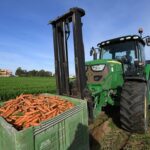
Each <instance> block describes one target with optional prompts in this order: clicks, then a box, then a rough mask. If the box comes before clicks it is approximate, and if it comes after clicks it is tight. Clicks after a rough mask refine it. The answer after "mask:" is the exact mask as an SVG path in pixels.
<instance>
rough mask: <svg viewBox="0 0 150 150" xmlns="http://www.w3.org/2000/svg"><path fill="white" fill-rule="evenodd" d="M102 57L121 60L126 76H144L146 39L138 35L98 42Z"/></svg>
mask: <svg viewBox="0 0 150 150" xmlns="http://www.w3.org/2000/svg"><path fill="white" fill-rule="evenodd" d="M98 46H99V48H100V59H111V60H116V61H118V62H121V64H122V68H123V72H124V75H125V77H132V76H134V77H135V76H143V71H141V70H143V69H141V68H142V67H144V66H145V54H144V47H145V42H144V40H143V39H142V38H141V37H140V36H138V35H133V36H124V37H120V38H116V39H113V40H108V41H105V42H102V43H100V44H98Z"/></svg>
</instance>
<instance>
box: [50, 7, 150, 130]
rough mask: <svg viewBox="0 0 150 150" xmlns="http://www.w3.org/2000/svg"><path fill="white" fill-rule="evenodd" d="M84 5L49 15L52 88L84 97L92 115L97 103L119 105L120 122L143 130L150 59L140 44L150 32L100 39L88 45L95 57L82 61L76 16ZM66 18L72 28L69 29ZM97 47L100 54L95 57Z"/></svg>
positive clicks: (99, 107)
mask: <svg viewBox="0 0 150 150" xmlns="http://www.w3.org/2000/svg"><path fill="white" fill-rule="evenodd" d="M84 15H85V11H84V10H83V9H81V8H71V9H70V10H69V12H68V13H66V14H64V15H62V16H60V17H58V18H56V19H55V20H53V21H51V22H50V23H51V24H52V27H53V37H54V52H55V73H56V83H57V93H58V94H59V95H66V96H71V97H77V98H80V99H83V100H86V101H87V103H88V112H89V118H90V119H94V118H96V117H97V116H98V115H99V113H100V112H101V110H102V108H103V107H105V106H107V105H108V104H109V105H112V106H115V105H118V106H119V107H120V122H121V126H122V128H124V129H126V130H128V131H131V132H145V131H146V130H147V127H148V114H147V113H148V105H149V103H150V61H146V60H145V54H144V48H145V46H146V45H147V46H150V37H149V36H147V37H144V38H143V37H142V30H141V29H140V30H139V33H140V34H139V35H129V36H123V37H119V38H115V39H111V40H107V41H104V42H101V43H99V44H98V45H97V48H92V50H91V55H92V54H93V55H94V59H93V60H91V61H88V62H85V57H84V46H83V39H82V23H81V17H82V16H84ZM70 24H71V25H72V26H73V30H70ZM71 31H73V41H74V56H75V58H74V61H75V72H76V79H75V80H74V81H72V80H71V81H70V79H69V67H68V46H67V41H68V38H69V35H70V32H71ZM97 51H98V53H99V58H98V59H97Z"/></svg>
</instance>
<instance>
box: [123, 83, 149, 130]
mask: <svg viewBox="0 0 150 150" xmlns="http://www.w3.org/2000/svg"><path fill="white" fill-rule="evenodd" d="M120 122H121V126H122V128H123V129H126V130H127V131H129V132H136V133H144V132H146V131H147V128H148V86H147V85H146V83H145V82H138V81H137V82H136V81H127V82H125V84H124V86H123V88H122V93H121V100H120Z"/></svg>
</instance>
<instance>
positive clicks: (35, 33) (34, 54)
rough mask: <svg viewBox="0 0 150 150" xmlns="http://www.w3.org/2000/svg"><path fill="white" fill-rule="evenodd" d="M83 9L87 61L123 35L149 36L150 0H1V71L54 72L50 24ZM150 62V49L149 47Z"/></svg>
mask: <svg viewBox="0 0 150 150" xmlns="http://www.w3.org/2000/svg"><path fill="white" fill-rule="evenodd" d="M71 7H81V8H83V9H84V10H85V12H86V15H85V16H84V17H82V22H83V41H84V48H85V58H86V60H91V59H92V57H90V55H89V51H90V48H91V47H92V46H94V47H96V45H97V43H99V42H101V41H103V40H108V39H112V38H116V37H119V36H123V35H130V34H137V31H138V28H139V27H142V28H143V29H144V35H145V36H146V35H150V19H149V14H150V1H149V0H142V1H141V0H125V1H123V0H122V1H121V0H53V1H52V0H0V68H1V69H10V70H12V71H13V72H15V70H16V68H18V67H22V68H23V69H26V70H32V69H36V70H40V69H45V70H47V71H52V72H54V53H53V50H54V49H53V35H52V28H51V26H50V25H48V21H49V20H52V19H55V18H56V17H57V16H59V15H62V14H63V13H65V12H68V10H69V8H71ZM72 47H73V46H72V40H69V63H70V66H69V67H70V74H73V73H74V69H73V68H74V67H73V64H74V60H73V59H72V58H73V53H72V52H73V49H72ZM146 58H147V59H150V47H147V48H146Z"/></svg>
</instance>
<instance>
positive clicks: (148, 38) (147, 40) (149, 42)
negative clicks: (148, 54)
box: [146, 37, 150, 46]
mask: <svg viewBox="0 0 150 150" xmlns="http://www.w3.org/2000/svg"><path fill="white" fill-rule="evenodd" d="M146 44H147V46H150V37H147V38H146Z"/></svg>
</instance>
